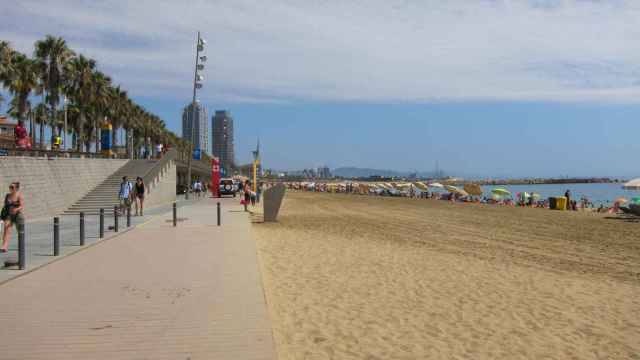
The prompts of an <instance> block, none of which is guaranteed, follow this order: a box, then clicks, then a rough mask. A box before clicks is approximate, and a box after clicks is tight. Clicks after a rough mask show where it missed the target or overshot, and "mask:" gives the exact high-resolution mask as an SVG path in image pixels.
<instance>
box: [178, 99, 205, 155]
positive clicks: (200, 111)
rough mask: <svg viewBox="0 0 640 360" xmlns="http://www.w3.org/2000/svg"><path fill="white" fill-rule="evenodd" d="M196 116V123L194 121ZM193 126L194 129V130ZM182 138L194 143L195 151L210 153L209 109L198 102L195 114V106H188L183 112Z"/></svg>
mask: <svg viewBox="0 0 640 360" xmlns="http://www.w3.org/2000/svg"><path fill="white" fill-rule="evenodd" d="M194 115H195V119H196V121H193V119H194ZM192 126H193V128H192ZM182 138H183V139H185V140H188V141H191V142H192V143H193V146H194V149H200V151H202V152H204V153H209V127H208V126H207V109H205V108H204V106H202V105H201V104H200V102H197V101H196V109H195V114H194V111H193V104H189V105H187V106H186V107H185V108H184V110H183V112H182Z"/></svg>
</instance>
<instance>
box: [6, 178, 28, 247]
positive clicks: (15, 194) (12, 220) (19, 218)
mask: <svg viewBox="0 0 640 360" xmlns="http://www.w3.org/2000/svg"><path fill="white" fill-rule="evenodd" d="M23 210H24V197H23V196H22V192H20V183H19V182H13V183H11V184H10V185H9V193H8V194H7V195H6V196H5V197H4V205H3V206H2V211H1V212H0V219H2V221H3V222H4V234H2V247H0V252H3V253H5V252H7V250H8V249H9V239H10V238H11V226H13V225H14V224H15V225H16V227H17V226H20V225H24V216H23V215H22V211H23Z"/></svg>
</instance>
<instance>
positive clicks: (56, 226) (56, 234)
mask: <svg viewBox="0 0 640 360" xmlns="http://www.w3.org/2000/svg"><path fill="white" fill-rule="evenodd" d="M58 255H60V218H58V217H54V218H53V256H58Z"/></svg>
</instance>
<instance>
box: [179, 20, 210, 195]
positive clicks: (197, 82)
mask: <svg viewBox="0 0 640 360" xmlns="http://www.w3.org/2000/svg"><path fill="white" fill-rule="evenodd" d="M206 43H207V42H206V41H205V40H204V39H203V38H201V37H200V31H198V41H197V43H196V44H197V45H196V69H195V71H194V75H193V100H192V101H191V111H192V113H191V136H190V140H191V141H190V143H191V145H190V146H189V149H190V151H189V161H187V163H188V164H187V192H186V193H185V195H184V196H185V199H187V200H188V199H189V190H190V188H191V161H192V159H193V145H194V142H195V139H194V133H193V129H194V128H195V123H196V90H199V89H201V88H202V82H201V81H203V80H204V76H202V74H200V73H199V72H198V71H204V62H206V61H207V57H206V56H204V55H203V56H200V52H202V51H204V45H205V44H206ZM200 62H202V64H201V63H200Z"/></svg>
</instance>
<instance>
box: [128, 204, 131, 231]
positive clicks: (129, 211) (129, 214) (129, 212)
mask: <svg viewBox="0 0 640 360" xmlns="http://www.w3.org/2000/svg"><path fill="white" fill-rule="evenodd" d="M130 226H131V208H127V227H130Z"/></svg>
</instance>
